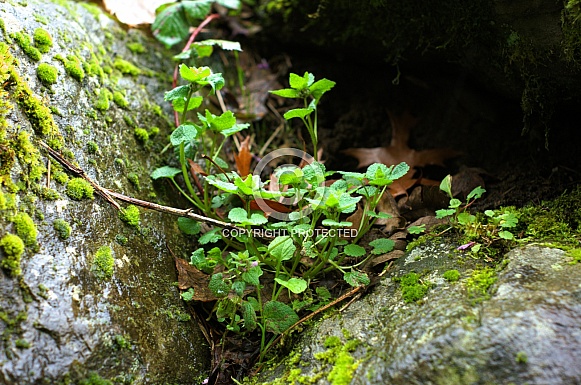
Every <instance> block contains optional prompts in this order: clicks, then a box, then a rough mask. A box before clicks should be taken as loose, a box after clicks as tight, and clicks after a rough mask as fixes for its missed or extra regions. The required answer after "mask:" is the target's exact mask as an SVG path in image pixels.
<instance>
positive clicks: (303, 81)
mask: <svg viewBox="0 0 581 385" xmlns="http://www.w3.org/2000/svg"><path fill="white" fill-rule="evenodd" d="M307 74H308V72H305V76H304V77H303V76H299V75H297V74H293V73H291V74H290V75H289V85H290V86H291V87H292V88H294V89H295V90H302V89H304V88H307V87H308V81H309V80H308V77H307Z"/></svg>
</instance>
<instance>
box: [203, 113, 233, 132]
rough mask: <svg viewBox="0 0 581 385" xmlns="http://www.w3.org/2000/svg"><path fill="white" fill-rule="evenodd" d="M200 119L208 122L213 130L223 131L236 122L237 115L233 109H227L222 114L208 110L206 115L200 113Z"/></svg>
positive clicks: (207, 124)
mask: <svg viewBox="0 0 581 385" xmlns="http://www.w3.org/2000/svg"><path fill="white" fill-rule="evenodd" d="M198 117H199V119H200V121H202V122H203V123H205V124H206V126H208V127H209V128H210V129H211V130H212V131H216V132H221V131H223V130H225V129H228V128H231V127H232V126H233V125H235V124H236V117H235V116H234V113H233V112H232V111H226V112H224V113H223V114H222V115H220V116H216V115H214V114H212V113H211V112H210V111H208V110H206V115H200V114H198Z"/></svg>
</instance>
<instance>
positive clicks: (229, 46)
mask: <svg viewBox="0 0 581 385" xmlns="http://www.w3.org/2000/svg"><path fill="white" fill-rule="evenodd" d="M194 45H198V46H212V45H216V46H218V47H220V48H222V49H224V50H226V51H242V48H241V47H240V43H239V42H237V41H230V40H217V39H207V40H202V41H197V42H194Z"/></svg>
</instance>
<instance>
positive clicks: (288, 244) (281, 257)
mask: <svg viewBox="0 0 581 385" xmlns="http://www.w3.org/2000/svg"><path fill="white" fill-rule="evenodd" d="M296 250H297V247H296V246H295V244H294V242H293V240H292V238H291V237H289V236H288V235H283V236H278V237H276V238H274V239H273V240H272V241H270V244H269V245H268V251H269V252H270V255H272V256H273V257H274V258H275V259H276V260H277V261H287V260H289V259H292V258H293V256H294V254H295V251H296Z"/></svg>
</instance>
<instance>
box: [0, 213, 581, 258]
mask: <svg viewBox="0 0 581 385" xmlns="http://www.w3.org/2000/svg"><path fill="white" fill-rule="evenodd" d="M1 207H2V206H1V205H0V208H1ZM567 256H569V257H571V258H573V261H572V263H579V262H581V249H579V248H577V249H570V250H567Z"/></svg>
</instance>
